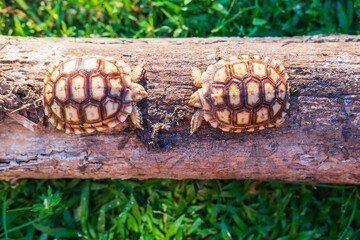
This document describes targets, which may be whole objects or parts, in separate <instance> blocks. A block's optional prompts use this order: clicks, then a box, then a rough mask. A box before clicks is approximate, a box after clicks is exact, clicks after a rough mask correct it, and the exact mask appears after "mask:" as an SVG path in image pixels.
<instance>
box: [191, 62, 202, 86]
mask: <svg viewBox="0 0 360 240" xmlns="http://www.w3.org/2000/svg"><path fill="white" fill-rule="evenodd" d="M191 80H192V82H193V84H194V85H195V86H196V87H198V88H199V87H201V84H202V83H203V79H202V77H201V71H200V69H198V68H195V67H193V68H191Z"/></svg>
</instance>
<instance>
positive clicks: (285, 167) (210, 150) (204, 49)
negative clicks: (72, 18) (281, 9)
mask: <svg viewBox="0 0 360 240" xmlns="http://www.w3.org/2000/svg"><path fill="white" fill-rule="evenodd" d="M0 49H1V50H0V95H1V96H2V97H1V98H0V179H5V180H9V179H18V178H95V179H97V178H123V179H126V178H140V179H145V178H175V179H184V178H197V179H212V178H219V179H247V178H252V179H280V180H287V181H305V182H327V183H348V184H358V183H360V36H348V35H330V36H311V37H309V36H304V37H292V38H271V37H267V38H207V39H199V38H189V39H110V38H92V39H85V38H76V39H75V38H21V37H6V36H0ZM242 54H248V55H261V56H269V57H272V58H278V59H281V60H283V61H284V63H285V67H286V68H287V69H288V71H289V75H290V83H291V86H293V87H298V88H299V90H300V91H299V93H298V94H297V95H296V96H293V97H291V99H290V103H291V108H290V111H289V114H288V116H287V117H286V122H285V125H284V126H283V127H281V128H274V129H267V130H263V131H258V132H253V133H240V134H237V133H226V132H222V131H221V130H219V129H214V128H212V127H211V126H210V125H209V124H208V123H205V122H204V123H203V124H202V126H201V127H200V129H199V131H198V132H197V133H196V134H195V135H192V136H191V135H190V133H189V130H190V129H189V128H190V119H191V115H192V114H193V113H194V112H195V109H194V108H192V107H190V106H188V105H187V102H188V100H189V98H190V95H191V94H192V93H193V92H194V91H195V90H196V87H195V86H193V85H192V83H191V80H190V68H191V67H192V66H194V67H199V68H200V69H201V70H202V71H204V70H205V69H206V67H207V66H208V65H209V64H211V63H214V62H216V61H217V60H219V59H222V58H228V57H230V56H233V55H234V56H237V55H242ZM83 55H91V56H92V55H100V56H110V57H114V58H117V59H122V60H124V61H126V62H127V63H128V64H129V65H130V66H131V67H135V66H136V65H137V64H138V63H140V62H145V63H146V64H147V66H146V70H147V78H146V79H144V80H143V81H142V82H140V83H141V84H142V85H143V86H145V88H146V90H147V92H148V93H149V97H148V98H147V99H146V100H143V101H141V102H140V104H139V106H140V108H141V111H142V113H143V117H144V119H146V121H145V130H144V131H141V130H136V129H135V128H134V127H133V126H132V125H131V124H130V121H128V122H127V123H126V124H124V125H123V126H119V127H117V128H115V129H113V130H111V131H108V132H105V133H93V134H87V135H81V136H78V135H68V134H65V133H62V132H60V131H57V130H55V129H53V128H51V127H50V126H48V124H47V123H46V120H45V121H42V116H43V114H42V107H41V102H36V100H38V99H39V97H40V93H41V88H42V87H43V83H42V79H43V77H44V74H45V70H46V65H47V64H49V63H50V62H55V61H58V60H60V59H62V58H67V57H73V56H83ZM21 107H22V109H21V110H19V111H18V113H20V114H21V115H23V116H25V117H27V118H28V119H29V120H31V121H33V122H35V123H37V124H38V125H39V126H43V127H41V128H35V130H34V131H33V132H32V131H30V130H28V129H26V128H24V127H23V125H21V124H19V123H17V122H14V121H13V119H12V118H10V117H7V115H6V114H5V112H9V111H13V110H15V109H18V108H21Z"/></svg>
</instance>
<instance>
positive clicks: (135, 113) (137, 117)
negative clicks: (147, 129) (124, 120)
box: [130, 103, 144, 130]
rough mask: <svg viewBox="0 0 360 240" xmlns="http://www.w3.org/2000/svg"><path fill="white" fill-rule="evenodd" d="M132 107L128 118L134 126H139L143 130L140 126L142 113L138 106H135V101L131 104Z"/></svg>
mask: <svg viewBox="0 0 360 240" xmlns="http://www.w3.org/2000/svg"><path fill="white" fill-rule="evenodd" d="M132 106H133V109H132V112H131V113H130V118H131V121H132V122H133V124H134V125H135V127H136V128H140V129H143V130H144V127H143V126H142V122H143V120H142V114H141V111H140V109H139V108H138V106H136V104H135V103H133V104H132Z"/></svg>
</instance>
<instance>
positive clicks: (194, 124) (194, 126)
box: [190, 110, 204, 135]
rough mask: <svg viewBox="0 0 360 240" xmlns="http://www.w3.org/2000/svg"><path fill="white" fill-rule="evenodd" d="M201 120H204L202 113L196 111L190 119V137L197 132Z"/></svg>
mask: <svg viewBox="0 0 360 240" xmlns="http://www.w3.org/2000/svg"><path fill="white" fill-rule="evenodd" d="M203 120H204V111H203V110H197V111H196V112H195V113H194V115H193V116H192V118H191V127H190V134H191V135H192V134H193V133H194V132H196V131H197V130H198V128H199V127H200V125H201V123H202V121H203Z"/></svg>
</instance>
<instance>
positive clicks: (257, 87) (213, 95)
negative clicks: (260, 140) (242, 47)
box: [201, 56, 290, 132]
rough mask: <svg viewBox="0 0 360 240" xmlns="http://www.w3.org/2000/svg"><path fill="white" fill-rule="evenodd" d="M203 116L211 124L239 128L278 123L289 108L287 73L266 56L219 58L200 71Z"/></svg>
mask: <svg viewBox="0 0 360 240" xmlns="http://www.w3.org/2000/svg"><path fill="white" fill-rule="evenodd" d="M202 77H203V84H202V89H201V90H202V94H201V95H202V99H201V100H202V104H203V110H204V118H205V120H206V121H209V122H210V124H211V125H212V126H213V127H219V128H221V129H222V130H224V131H232V132H242V131H249V132H251V131H254V130H256V129H264V128H267V127H274V126H281V125H282V124H283V122H284V117H285V115H286V111H287V109H288V108H289V106H290V104H289V87H288V84H287V82H286V81H287V79H288V74H287V73H286V72H285V68H284V66H283V64H282V63H281V62H280V61H278V60H274V59H270V58H268V57H259V56H253V57H250V56H242V57H231V58H229V59H226V60H220V61H218V62H217V63H216V64H214V65H210V66H209V67H208V69H207V70H206V72H204V73H203V76H202Z"/></svg>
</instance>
